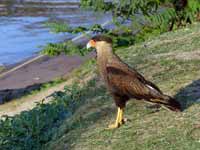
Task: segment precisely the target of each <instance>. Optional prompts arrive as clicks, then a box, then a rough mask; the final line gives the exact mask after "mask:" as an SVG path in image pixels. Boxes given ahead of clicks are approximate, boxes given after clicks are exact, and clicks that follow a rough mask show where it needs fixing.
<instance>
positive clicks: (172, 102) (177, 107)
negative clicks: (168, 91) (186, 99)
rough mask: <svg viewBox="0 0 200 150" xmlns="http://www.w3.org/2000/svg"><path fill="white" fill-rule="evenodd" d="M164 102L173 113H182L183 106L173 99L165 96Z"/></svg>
mask: <svg viewBox="0 0 200 150" xmlns="http://www.w3.org/2000/svg"><path fill="white" fill-rule="evenodd" d="M163 100H164V101H165V103H163V104H164V106H165V107H167V108H169V109H170V110H172V111H177V112H180V111H181V104H180V103H179V102H178V101H177V100H175V99H174V98H173V97H170V96H168V95H164V99H163Z"/></svg>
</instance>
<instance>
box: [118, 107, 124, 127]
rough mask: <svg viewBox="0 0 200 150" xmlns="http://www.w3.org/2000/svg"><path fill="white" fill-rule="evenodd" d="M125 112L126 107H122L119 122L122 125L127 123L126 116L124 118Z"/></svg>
mask: <svg viewBox="0 0 200 150" xmlns="http://www.w3.org/2000/svg"><path fill="white" fill-rule="evenodd" d="M123 112H124V109H123V108H120V113H119V124H120V125H122V124H124V123H125V121H124V118H123Z"/></svg>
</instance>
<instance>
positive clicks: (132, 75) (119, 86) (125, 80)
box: [106, 61, 162, 98]
mask: <svg viewBox="0 0 200 150" xmlns="http://www.w3.org/2000/svg"><path fill="white" fill-rule="evenodd" d="M106 70H107V73H108V82H109V84H110V85H111V87H112V90H113V91H114V92H121V94H126V95H129V96H133V97H135V98H148V97H150V98H152V97H154V96H156V95H158V94H159V95H160V94H161V93H162V92H161V91H160V89H159V88H158V87H157V86H156V85H154V84H153V83H152V82H150V81H147V80H145V78H144V77H143V76H142V75H141V74H139V73H138V72H137V71H136V70H134V69H132V68H130V67H129V66H128V65H127V64H124V63H123V64H122V63H121V62H116V61H115V62H112V63H108V64H107V67H106Z"/></svg>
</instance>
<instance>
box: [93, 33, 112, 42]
mask: <svg viewBox="0 0 200 150" xmlns="http://www.w3.org/2000/svg"><path fill="white" fill-rule="evenodd" d="M92 40H94V41H96V42H98V41H105V42H107V43H110V44H112V39H111V38H110V37H108V36H105V35H96V36H94V37H93V38H92Z"/></svg>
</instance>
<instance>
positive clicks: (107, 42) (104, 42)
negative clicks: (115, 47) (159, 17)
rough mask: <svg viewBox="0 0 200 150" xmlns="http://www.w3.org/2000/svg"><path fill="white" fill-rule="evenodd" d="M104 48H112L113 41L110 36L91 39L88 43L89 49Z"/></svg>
mask: <svg viewBox="0 0 200 150" xmlns="http://www.w3.org/2000/svg"><path fill="white" fill-rule="evenodd" d="M103 46H110V47H112V39H111V38H110V37H108V36H104V35H97V36H94V37H93V38H91V39H90V41H89V42H88V43H87V49H88V48H95V49H98V48H100V47H103Z"/></svg>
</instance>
